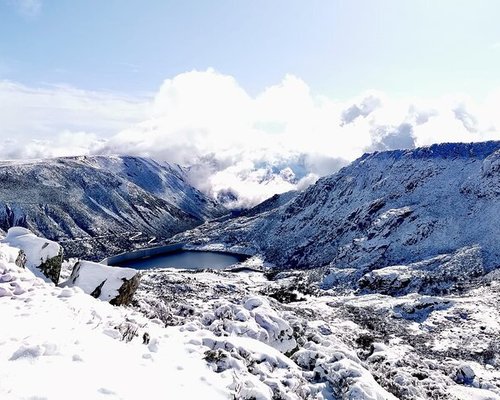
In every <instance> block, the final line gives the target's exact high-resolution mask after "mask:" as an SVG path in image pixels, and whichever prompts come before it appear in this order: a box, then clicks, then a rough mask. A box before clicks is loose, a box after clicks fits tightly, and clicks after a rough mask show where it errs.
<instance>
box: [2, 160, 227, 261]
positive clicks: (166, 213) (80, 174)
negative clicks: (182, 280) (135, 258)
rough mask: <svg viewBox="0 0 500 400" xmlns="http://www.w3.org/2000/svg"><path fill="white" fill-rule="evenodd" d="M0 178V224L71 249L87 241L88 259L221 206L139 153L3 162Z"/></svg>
mask: <svg viewBox="0 0 500 400" xmlns="http://www.w3.org/2000/svg"><path fill="white" fill-rule="evenodd" d="M0 182H1V186H0V228H1V229H3V230H7V229H8V228H9V227H10V226H15V225H20V226H24V227H27V228H29V229H30V230H32V231H33V232H35V233H37V234H39V235H43V236H45V237H47V238H49V239H54V240H57V241H61V242H62V244H63V246H64V247H65V249H66V250H67V253H69V254H71V255H72V254H76V255H81V253H82V252H83V253H85V250H84V249H83V248H82V247H85V246H86V247H87V248H88V250H89V251H90V250H92V252H93V253H95V254H92V258H98V257H100V256H101V255H103V254H105V253H109V252H115V251H122V250H125V249H126V248H127V247H128V245H127V242H128V239H129V238H131V237H132V238H134V239H135V240H136V241H141V240H142V241H149V240H151V239H153V238H154V237H156V238H167V237H169V236H171V235H173V234H175V233H177V232H180V231H182V230H185V229H189V228H192V227H194V226H196V225H198V224H200V223H202V222H203V221H204V220H205V219H207V218H209V217H215V216H218V215H220V214H222V213H223V212H224V210H223V208H222V207H220V206H218V205H217V204H216V203H215V202H214V201H213V200H211V199H209V198H207V197H206V196H205V195H203V194H202V193H201V192H199V191H198V190H196V189H195V188H193V187H192V186H191V185H190V184H189V183H188V181H187V179H186V177H185V175H184V172H183V170H182V169H181V168H180V167H178V166H171V165H169V164H160V163H157V162H155V161H152V160H148V159H144V158H134V157H69V158H58V159H52V160H39V161H27V162H21V163H19V162H2V163H0ZM90 238H93V239H92V241H91V243H90V242H89V243H86V241H87V240H88V239H90ZM96 240H97V242H96ZM108 250H109V251H108Z"/></svg>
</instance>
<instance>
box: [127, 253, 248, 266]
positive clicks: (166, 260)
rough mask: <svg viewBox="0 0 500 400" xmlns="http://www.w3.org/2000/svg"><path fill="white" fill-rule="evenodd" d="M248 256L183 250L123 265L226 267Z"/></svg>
mask: <svg viewBox="0 0 500 400" xmlns="http://www.w3.org/2000/svg"><path fill="white" fill-rule="evenodd" d="M245 258H246V257H245V256H241V255H239V254H228V253H217V252H213V251H189V250H182V251H176V252H173V253H167V254H160V255H157V256H153V257H148V258H140V259H137V260H132V261H127V262H125V263H123V264H121V265H120V266H121V267H131V268H135V269H152V268H183V269H204V268H213V269H224V268H227V267H229V266H231V265H234V264H237V263H239V262H241V261H243V260H244V259H245Z"/></svg>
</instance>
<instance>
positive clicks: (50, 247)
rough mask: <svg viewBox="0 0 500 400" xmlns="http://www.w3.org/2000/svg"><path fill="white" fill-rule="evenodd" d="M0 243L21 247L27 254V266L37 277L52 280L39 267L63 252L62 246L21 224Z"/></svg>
mask: <svg viewBox="0 0 500 400" xmlns="http://www.w3.org/2000/svg"><path fill="white" fill-rule="evenodd" d="M0 243H5V244H8V245H9V246H11V247H15V248H17V249H21V250H22V251H24V253H25V254H26V267H27V268H28V269H29V270H30V271H31V272H33V273H34V274H35V275H36V276H37V277H39V278H42V279H43V280H45V281H47V282H48V281H50V279H49V278H47V277H46V276H45V275H44V274H43V273H42V272H41V271H40V270H39V269H38V268H37V267H38V266H40V265H41V264H42V263H44V262H45V261H47V260H48V259H50V258H53V257H56V256H57V255H59V253H60V252H61V246H60V245H59V244H58V243H56V242H54V241H52V240H48V239H45V238H41V237H38V236H36V235H35V234H33V233H32V232H31V231H30V230H29V229H26V228H22V227H19V226H16V227H13V228H10V229H9V230H8V232H7V235H6V237H5V239H2V240H0Z"/></svg>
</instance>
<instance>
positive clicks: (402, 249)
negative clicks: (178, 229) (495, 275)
mask: <svg viewBox="0 0 500 400" xmlns="http://www.w3.org/2000/svg"><path fill="white" fill-rule="evenodd" d="M499 226H500V142H485V143H472V144H440V145H433V146H430V147H426V148H419V149H415V150H396V151H389V152H381V153H373V154H366V155H364V156H363V157H361V158H360V159H358V160H356V161H354V162H353V163H352V164H350V165H349V166H347V167H345V168H343V169H342V170H340V171H339V172H338V173H336V174H334V175H331V176H328V177H325V178H322V179H320V180H319V181H318V182H317V183H316V184H315V185H313V186H312V187H310V188H309V189H307V190H305V191H304V192H302V193H301V194H299V195H298V196H297V197H296V198H295V199H293V200H292V201H290V202H289V203H286V204H285V205H283V206H281V207H279V208H277V209H275V210H271V211H265V212H263V213H260V214H258V215H252V216H249V217H247V216H243V217H240V218H237V219H233V220H229V221H224V222H217V223H212V224H205V225H203V226H201V227H199V228H197V229H194V230H192V231H190V232H187V233H184V234H181V235H180V236H179V237H178V238H181V239H182V240H185V239H188V240H191V241H192V243H194V244H199V245H207V244H216V243H219V244H220V243H222V244H223V245H224V246H225V247H231V246H234V245H239V246H244V247H246V248H247V249H249V250H250V251H255V252H258V253H261V254H264V255H265V256H266V260H267V261H270V262H273V263H274V264H275V265H276V266H278V267H282V268H294V267H299V268H313V267H329V268H331V269H332V270H333V271H334V272H335V273H337V274H346V273H351V272H352V271H355V273H354V275H353V276H354V278H356V279H359V278H360V277H361V276H362V275H363V274H364V273H366V272H369V271H371V270H373V269H378V268H383V267H388V266H392V265H401V264H403V265H405V264H410V263H413V262H419V261H423V260H426V259H430V258H433V257H437V256H439V255H442V254H451V253H453V252H455V251H458V250H459V249H461V248H465V247H470V246H477V248H478V249H479V254H480V257H481V262H482V266H483V267H484V269H485V270H486V271H489V270H491V269H494V268H496V267H498V266H500V229H499ZM349 271H351V272H349Z"/></svg>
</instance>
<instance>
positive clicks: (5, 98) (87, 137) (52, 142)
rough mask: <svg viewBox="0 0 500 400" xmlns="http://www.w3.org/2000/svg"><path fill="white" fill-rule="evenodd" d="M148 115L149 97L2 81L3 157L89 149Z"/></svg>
mask: <svg viewBox="0 0 500 400" xmlns="http://www.w3.org/2000/svg"><path fill="white" fill-rule="evenodd" d="M149 115H150V103H149V100H148V99H140V98H134V97H128V96H120V95H116V94H112V93H103V92H91V91H84V90H79V89H75V88H72V87H67V86H48V87H43V88H31V87H27V86H25V85H21V84H18V83H14V82H10V81H0V139H3V140H0V157H1V158H29V157H52V156H56V155H61V154H74V153H75V152H76V151H78V149H81V152H82V153H86V152H89V151H91V150H92V148H93V147H94V145H95V144H96V143H98V142H99V141H101V140H104V139H105V138H107V137H109V136H111V135H113V134H115V133H116V132H117V131H120V130H122V129H124V128H126V127H128V126H130V125H132V124H134V123H137V122H139V121H141V120H144V119H146V118H148V117H149Z"/></svg>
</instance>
